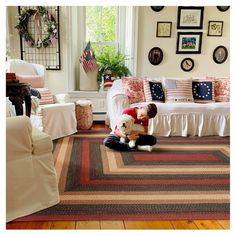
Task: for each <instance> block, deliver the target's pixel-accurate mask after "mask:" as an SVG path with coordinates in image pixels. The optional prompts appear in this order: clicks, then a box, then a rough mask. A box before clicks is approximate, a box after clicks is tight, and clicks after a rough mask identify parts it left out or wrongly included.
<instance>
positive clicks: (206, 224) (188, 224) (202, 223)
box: [6, 220, 230, 230]
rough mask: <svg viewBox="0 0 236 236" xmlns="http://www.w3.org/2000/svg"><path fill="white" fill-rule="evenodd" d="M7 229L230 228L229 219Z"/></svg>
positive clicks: (55, 223)
mask: <svg viewBox="0 0 236 236" xmlns="http://www.w3.org/2000/svg"><path fill="white" fill-rule="evenodd" d="M6 228H7V229H123V230H124V229H172V230H173V229H196V230H198V229H221V230H224V229H230V226H229V220H193V221H192V220H175V221H166V220H164V221H162V220H160V221H158V220H154V221H149V220H145V221H130V220H117V221H115V220H112V221H110V220H107V221H104V220H101V221H37V222H12V223H8V224H7V225H6Z"/></svg>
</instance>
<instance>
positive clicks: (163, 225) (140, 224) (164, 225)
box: [124, 220, 173, 229]
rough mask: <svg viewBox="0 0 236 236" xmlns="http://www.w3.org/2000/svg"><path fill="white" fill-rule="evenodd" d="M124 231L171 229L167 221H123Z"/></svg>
mask: <svg viewBox="0 0 236 236" xmlns="http://www.w3.org/2000/svg"><path fill="white" fill-rule="evenodd" d="M124 224H125V229H173V226H172V224H171V222H170V221H168V220H147V221H133V220H125V221H124Z"/></svg>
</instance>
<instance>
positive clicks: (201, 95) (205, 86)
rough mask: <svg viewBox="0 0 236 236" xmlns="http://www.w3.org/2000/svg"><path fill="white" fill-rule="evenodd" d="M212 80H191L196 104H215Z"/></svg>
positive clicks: (205, 78)
mask: <svg viewBox="0 0 236 236" xmlns="http://www.w3.org/2000/svg"><path fill="white" fill-rule="evenodd" d="M214 85H215V83H214V79H213V78H207V77H203V78H200V79H197V78H194V79H193V85H192V90H193V99H194V102H197V103H209V102H215V95H214Z"/></svg>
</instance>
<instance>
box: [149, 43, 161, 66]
mask: <svg viewBox="0 0 236 236" xmlns="http://www.w3.org/2000/svg"><path fill="white" fill-rule="evenodd" d="M162 59H163V51H162V50H161V48H159V47H153V48H152V49H151V50H150V51H149V53H148V60H149V62H150V63H151V64H152V65H154V66H157V65H159V64H160V63H161V62H162Z"/></svg>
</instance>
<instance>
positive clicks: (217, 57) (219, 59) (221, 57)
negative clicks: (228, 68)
mask: <svg viewBox="0 0 236 236" xmlns="http://www.w3.org/2000/svg"><path fill="white" fill-rule="evenodd" d="M227 57H228V50H227V48H226V47H225V46H222V45H220V46H218V47H216V48H215V50H214V52H213V60H214V62H215V63H217V64H222V63H224V62H225V61H226V59H227Z"/></svg>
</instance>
